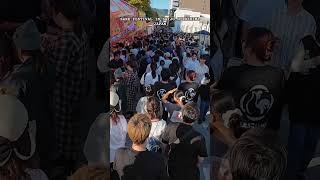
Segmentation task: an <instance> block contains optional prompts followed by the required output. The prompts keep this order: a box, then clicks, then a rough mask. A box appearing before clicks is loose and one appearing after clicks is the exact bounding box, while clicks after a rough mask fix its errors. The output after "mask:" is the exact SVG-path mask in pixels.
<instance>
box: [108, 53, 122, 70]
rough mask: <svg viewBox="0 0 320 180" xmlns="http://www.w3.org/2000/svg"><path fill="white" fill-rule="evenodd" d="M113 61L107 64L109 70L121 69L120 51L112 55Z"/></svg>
mask: <svg viewBox="0 0 320 180" xmlns="http://www.w3.org/2000/svg"><path fill="white" fill-rule="evenodd" d="M113 57H114V59H112V60H111V61H110V62H109V68H111V69H118V68H122V67H123V61H122V59H120V51H116V52H114V53H113Z"/></svg>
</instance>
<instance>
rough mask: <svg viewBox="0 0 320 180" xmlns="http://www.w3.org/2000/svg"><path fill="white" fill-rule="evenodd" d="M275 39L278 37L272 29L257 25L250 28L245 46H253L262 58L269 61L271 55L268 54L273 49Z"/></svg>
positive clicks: (253, 49) (258, 56)
mask: <svg viewBox="0 0 320 180" xmlns="http://www.w3.org/2000/svg"><path fill="white" fill-rule="evenodd" d="M275 41H276V38H275V37H274V35H273V34H272V32H271V31H270V30H268V29H266V28H258V27H255V28H251V29H249V30H248V35H247V38H246V40H245V47H246V48H251V49H252V51H253V52H254V53H255V54H256V56H257V58H259V59H260V60H262V61H269V60H270V59H271V56H269V55H268V54H269V53H271V52H272V51H273V48H274V44H275ZM268 52H269V53H268Z"/></svg>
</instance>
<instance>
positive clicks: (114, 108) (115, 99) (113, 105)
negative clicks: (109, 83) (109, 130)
mask: <svg viewBox="0 0 320 180" xmlns="http://www.w3.org/2000/svg"><path fill="white" fill-rule="evenodd" d="M120 112H121V106H120V98H119V96H118V94H116V93H114V92H112V91H110V120H111V121H112V123H114V124H117V123H118V121H119V114H120Z"/></svg>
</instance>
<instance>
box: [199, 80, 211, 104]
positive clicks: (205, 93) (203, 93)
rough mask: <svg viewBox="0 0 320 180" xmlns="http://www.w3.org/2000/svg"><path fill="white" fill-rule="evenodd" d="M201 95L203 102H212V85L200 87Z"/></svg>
mask: <svg viewBox="0 0 320 180" xmlns="http://www.w3.org/2000/svg"><path fill="white" fill-rule="evenodd" d="M198 91H199V95H200V98H201V99H202V100H205V101H210V96H209V94H210V84H207V85H201V86H200V87H199V90H198Z"/></svg>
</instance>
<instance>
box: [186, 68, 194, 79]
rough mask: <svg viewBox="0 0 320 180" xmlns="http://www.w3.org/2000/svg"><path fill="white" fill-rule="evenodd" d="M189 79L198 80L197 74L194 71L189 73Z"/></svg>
mask: <svg viewBox="0 0 320 180" xmlns="http://www.w3.org/2000/svg"><path fill="white" fill-rule="evenodd" d="M187 77H188V78H189V79H190V81H194V80H196V72H195V71H193V70H189V71H187Z"/></svg>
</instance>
